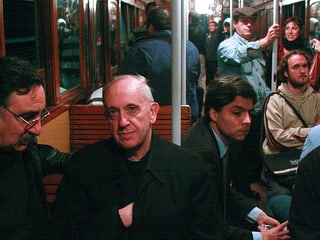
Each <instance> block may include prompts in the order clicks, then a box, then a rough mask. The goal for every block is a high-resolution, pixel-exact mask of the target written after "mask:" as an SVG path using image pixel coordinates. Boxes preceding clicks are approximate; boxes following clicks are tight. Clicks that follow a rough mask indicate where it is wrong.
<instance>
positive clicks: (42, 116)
mask: <svg viewBox="0 0 320 240" xmlns="http://www.w3.org/2000/svg"><path fill="white" fill-rule="evenodd" d="M3 108H4V109H6V110H7V111H8V112H10V113H12V115H14V116H15V117H16V118H19V119H20V120H22V121H23V122H24V123H25V124H26V126H25V130H29V129H31V128H32V127H34V126H35V125H36V124H37V123H38V122H39V121H42V120H44V119H45V118H47V117H48V116H49V115H50V112H49V111H48V110H47V109H44V110H43V111H42V112H41V114H40V117H39V118H35V119H32V120H29V121H28V120H26V119H25V118H24V117H22V116H21V115H19V114H17V113H16V112H14V111H12V110H10V109H9V108H6V107H3Z"/></svg>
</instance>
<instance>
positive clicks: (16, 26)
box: [3, 0, 41, 68]
mask: <svg viewBox="0 0 320 240" xmlns="http://www.w3.org/2000/svg"><path fill="white" fill-rule="evenodd" d="M35 9H36V3H35V1H21V0H4V1H3V13H4V28H5V37H6V38H5V43H6V55H7V56H12V57H20V58H22V59H25V60H28V61H30V62H31V63H32V64H33V65H34V67H36V68H40V67H41V61H40V56H39V55H38V54H40V52H41V51H37V50H38V49H37V46H38V47H39V45H40V44H39V39H38V38H36V36H37V34H36V29H37V23H36V21H35V19H36V14H37V13H36V12H35Z"/></svg>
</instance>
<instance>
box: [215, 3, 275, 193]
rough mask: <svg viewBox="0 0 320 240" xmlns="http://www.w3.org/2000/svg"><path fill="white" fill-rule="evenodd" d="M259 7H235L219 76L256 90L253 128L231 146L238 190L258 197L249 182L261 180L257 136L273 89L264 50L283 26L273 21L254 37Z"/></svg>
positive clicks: (220, 51)
mask: <svg viewBox="0 0 320 240" xmlns="http://www.w3.org/2000/svg"><path fill="white" fill-rule="evenodd" d="M257 11H258V10H257V9H254V8H251V7H243V8H235V9H234V11H233V21H232V22H233V26H234V29H235V33H234V34H233V36H232V37H230V38H228V39H226V40H224V41H222V42H221V43H220V44H219V47H218V68H219V76H225V75H236V76H239V77H241V78H242V79H244V80H246V81H247V82H248V83H250V84H251V85H252V86H253V88H254V90H255V92H256V94H257V99H258V101H257V103H256V104H255V108H254V112H253V114H252V124H251V128H250V132H249V133H248V135H247V137H246V139H245V140H244V142H243V143H242V144H241V146H238V147H237V148H238V149H234V150H232V151H233V152H234V151H240V154H239V155H238V156H239V157H238V158H237V159H235V160H234V161H233V162H234V163H236V164H238V165H237V166H235V167H236V168H237V169H238V172H237V174H236V175H235V176H234V179H233V185H234V186H235V188H236V189H237V190H238V191H239V192H241V193H243V194H245V195H246V196H249V197H253V198H259V194H258V193H256V192H253V191H252V190H251V189H250V183H251V182H255V181H260V180H261V178H260V175H261V170H262V159H261V156H260V144H259V141H257V139H260V132H261V127H262V126H261V123H262V114H261V113H262V109H263V103H264V101H265V99H266V97H267V96H268V95H269V93H270V89H268V87H267V86H266V79H265V72H264V68H265V67H266V63H265V60H264V51H265V50H266V49H267V48H268V47H269V46H271V45H272V44H273V42H274V41H275V39H277V38H279V36H280V26H279V24H274V25H272V26H271V27H269V29H268V33H267V35H266V36H265V37H263V38H261V39H259V40H254V31H255V27H256V22H257V17H258V14H257ZM239 148H240V149H239Z"/></svg>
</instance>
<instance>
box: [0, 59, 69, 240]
mask: <svg viewBox="0 0 320 240" xmlns="http://www.w3.org/2000/svg"><path fill="white" fill-rule="evenodd" d="M45 105H46V100H45V91H44V88H43V86H42V84H41V78H40V76H38V75H37V74H36V72H35V70H34V69H33V67H32V65H31V64H30V63H29V62H26V61H24V60H21V59H18V58H14V57H1V58H0V239H4V240H7V239H10V240H25V239H32V240H42V239H46V230H47V222H48V221H47V220H48V210H47V208H46V198H45V191H44V186H43V182H42V177H43V176H44V175H46V174H50V173H57V172H59V173H62V172H63V165H64V161H66V160H67V159H68V158H69V154H66V153H61V152H59V151H58V150H57V149H54V148H52V147H50V146H48V145H41V144H37V141H36V137H37V136H39V135H40V133H41V120H43V119H44V118H46V117H47V116H49V112H48V111H47V110H46V108H45Z"/></svg>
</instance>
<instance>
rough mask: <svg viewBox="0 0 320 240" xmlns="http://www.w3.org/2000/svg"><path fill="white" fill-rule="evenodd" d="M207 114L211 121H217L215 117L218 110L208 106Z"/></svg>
mask: <svg viewBox="0 0 320 240" xmlns="http://www.w3.org/2000/svg"><path fill="white" fill-rule="evenodd" d="M209 116H210V119H211V120H212V121H213V122H216V121H217V117H218V112H217V111H216V110H214V109H213V108H210V110H209Z"/></svg>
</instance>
